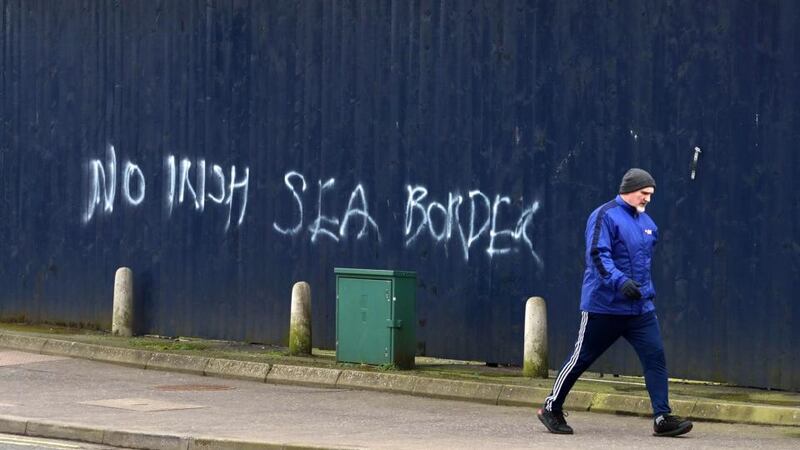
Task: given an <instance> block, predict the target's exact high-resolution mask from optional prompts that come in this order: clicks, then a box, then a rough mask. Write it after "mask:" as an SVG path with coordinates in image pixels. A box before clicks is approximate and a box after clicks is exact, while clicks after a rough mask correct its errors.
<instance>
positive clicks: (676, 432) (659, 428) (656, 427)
mask: <svg viewBox="0 0 800 450" xmlns="http://www.w3.org/2000/svg"><path fill="white" fill-rule="evenodd" d="M690 431H692V422H691V421H689V420H686V419H684V418H682V417H678V416H672V415H669V414H662V415H660V416H658V417H656V418H655V421H654V422H653V436H680V435H681V434H686V433H688V432H690Z"/></svg>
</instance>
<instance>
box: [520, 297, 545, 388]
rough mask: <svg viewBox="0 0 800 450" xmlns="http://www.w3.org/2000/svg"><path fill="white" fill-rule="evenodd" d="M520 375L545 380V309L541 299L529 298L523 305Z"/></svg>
mask: <svg viewBox="0 0 800 450" xmlns="http://www.w3.org/2000/svg"><path fill="white" fill-rule="evenodd" d="M522 374H523V375H524V376H526V377H532V378H547V307H546V305H545V302H544V299H543V298H542V297H531V298H529V299H528V302H527V303H525V347H524V355H523V362H522Z"/></svg>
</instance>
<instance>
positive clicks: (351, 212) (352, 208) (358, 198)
mask: <svg viewBox="0 0 800 450" xmlns="http://www.w3.org/2000/svg"><path fill="white" fill-rule="evenodd" d="M356 202H359V203H360V205H359V206H356ZM352 217H355V218H360V219H361V230H360V231H359V232H358V237H357V239H361V238H363V237H364V236H366V235H367V227H368V226H371V227H372V228H373V229H375V233H376V235H377V237H378V242H380V240H381V234H380V232H379V231H378V224H377V223H375V220H373V219H372V217H371V216H370V215H369V211H368V210H367V195H366V194H365V193H364V187H363V186H362V185H361V184H359V185H358V186H356V187H355V189H353V192H352V193H351V194H350V200H348V201H347V210H345V213H344V216H343V217H342V225H341V227H339V237H341V238H342V239H344V238H345V236H346V234H345V232H346V231H347V223H348V221H349V220H350V219H351V218H352Z"/></svg>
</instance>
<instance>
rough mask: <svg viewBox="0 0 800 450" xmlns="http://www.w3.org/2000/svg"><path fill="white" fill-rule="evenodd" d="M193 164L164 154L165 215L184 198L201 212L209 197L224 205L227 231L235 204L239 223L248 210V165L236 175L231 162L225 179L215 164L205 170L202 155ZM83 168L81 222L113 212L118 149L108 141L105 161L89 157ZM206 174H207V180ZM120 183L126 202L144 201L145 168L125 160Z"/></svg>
mask: <svg viewBox="0 0 800 450" xmlns="http://www.w3.org/2000/svg"><path fill="white" fill-rule="evenodd" d="M192 166H193V165H192V162H191V160H190V159H189V158H182V159H181V160H180V163H179V164H177V163H176V159H175V156H174V155H168V156H167V157H166V158H165V163H164V174H165V177H166V178H167V182H166V183H165V185H166V192H165V196H164V204H165V208H166V210H167V215H168V216H172V213H173V210H174V209H175V208H176V207H177V206H179V205H182V204H183V203H184V202H185V203H187V204H189V205H191V207H192V209H193V210H195V211H197V212H199V213H202V212H203V211H204V210H205V209H206V199H208V200H210V201H211V202H212V203H213V204H215V205H220V206H221V207H223V208H226V210H227V214H226V215H227V218H226V221H225V230H226V231H227V230H228V229H229V228H230V225H231V223H232V221H233V220H234V204H237V205H238V217H236V218H235V223H236V225H237V226H241V225H242V222H243V221H244V217H245V213H246V211H247V196H248V188H249V182H250V169H249V168H248V167H245V168H244V170H243V174H241V175H237V168H236V166H235V165H231V167H230V177H229V178H227V179H226V177H225V172H224V171H223V169H222V167H221V166H219V165H217V164H213V165H212V166H211V170H210V171H208V170H207V168H206V167H207V166H206V161H205V159H198V160H197V161H196V164H195V165H194V166H195V167H194V169H193V167H192ZM86 172H87V178H88V181H89V190H88V196H87V197H88V198H87V201H86V205H85V208H84V211H83V215H82V219H83V223H84V224H88V223H89V222H91V221H92V219H94V218H95V217H96V216H97V214H99V213H102V214H105V215H109V214H112V213H113V212H114V205H115V202H116V197H117V153H116V149H115V148H114V146H113V145H111V144H109V145H108V147H107V149H106V160H105V162H104V161H102V160H100V159H92V160H90V161H89V163H88V164H87V165H86ZM192 173H194V182H192ZM206 178H209V183H208V184H207V183H206ZM120 184H121V186H120V190H121V193H122V195H121V197H122V201H123V202H124V203H125V204H127V205H129V206H131V207H138V206H140V205H141V204H142V203H143V202H144V201H145V199H146V195H147V183H146V179H145V175H144V171H143V170H142V168H141V167H140V166H139V165H138V164H135V163H133V162H131V161H125V163H124V164H123V170H122V180H121V181H120ZM207 186H208V187H209V189H208V191H207V190H206V187H207ZM176 191H177V192H176ZM176 194H177V195H176ZM235 199H236V200H235Z"/></svg>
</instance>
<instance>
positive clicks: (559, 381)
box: [544, 311, 589, 411]
mask: <svg viewBox="0 0 800 450" xmlns="http://www.w3.org/2000/svg"><path fill="white" fill-rule="evenodd" d="M588 321H589V313H588V312H586V311H581V326H580V329H579V330H578V340H577V341H575V349H574V350H573V351H572V357H571V358H570V359H569V361H567V363H566V364H564V368H563V369H561V373H560V374H558V377H557V378H556V382H555V384H553V393H552V394H550V395H549V396H548V397H547V398H546V399H545V401H544V403H545V409H547V410H548V411H552V410H553V409H552V408H553V401H554V400H555V399H556V397H558V392H559V391H560V390H561V386H563V385H564V379H565V378H567V375H569V372H570V371H571V370H572V369H573V368H574V367H575V363H577V362H578V356H579V355H580V354H581V347H582V346H583V333H584V332H585V331H586V322H588Z"/></svg>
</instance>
